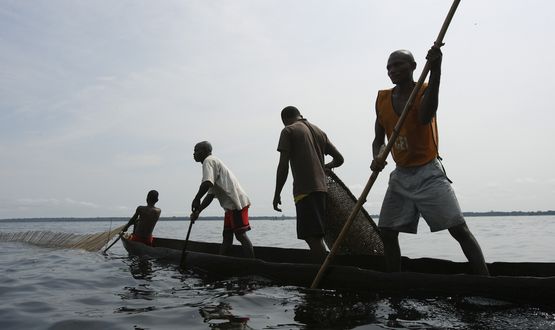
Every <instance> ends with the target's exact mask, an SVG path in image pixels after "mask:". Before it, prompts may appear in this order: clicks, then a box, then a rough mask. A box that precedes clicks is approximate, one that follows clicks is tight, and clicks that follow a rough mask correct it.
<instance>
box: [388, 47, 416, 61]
mask: <svg viewBox="0 0 555 330" xmlns="http://www.w3.org/2000/svg"><path fill="white" fill-rule="evenodd" d="M391 59H396V60H401V61H407V62H409V63H416V62H415V61H414V56H412V53H411V52H409V51H408V50H406V49H399V50H396V51H394V52H393V53H391V55H389V60H391Z"/></svg>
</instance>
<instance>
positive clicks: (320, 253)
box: [305, 237, 327, 263]
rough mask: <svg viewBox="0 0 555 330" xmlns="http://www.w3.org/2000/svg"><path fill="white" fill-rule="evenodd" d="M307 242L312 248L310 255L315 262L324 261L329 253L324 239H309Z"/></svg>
mask: <svg viewBox="0 0 555 330" xmlns="http://www.w3.org/2000/svg"><path fill="white" fill-rule="evenodd" d="M305 241H306V243H307V244H308V247H309V248H310V253H311V254H312V257H313V258H314V260H315V261H316V262H318V263H320V262H322V261H324V259H325V258H326V253H327V251H326V246H325V245H324V239H323V238H322V237H309V238H307V239H305Z"/></svg>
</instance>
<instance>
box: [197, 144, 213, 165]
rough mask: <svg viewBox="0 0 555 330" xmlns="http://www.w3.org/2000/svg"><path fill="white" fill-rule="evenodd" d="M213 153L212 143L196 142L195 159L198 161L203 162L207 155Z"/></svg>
mask: <svg viewBox="0 0 555 330" xmlns="http://www.w3.org/2000/svg"><path fill="white" fill-rule="evenodd" d="M211 154H212V145H211V144H210V142H208V141H202V142H199V143H197V144H195V150H194V152H193V159H194V160H195V161H196V162H199V163H202V162H203V161H204V159H206V157H208V156H210V155H211Z"/></svg>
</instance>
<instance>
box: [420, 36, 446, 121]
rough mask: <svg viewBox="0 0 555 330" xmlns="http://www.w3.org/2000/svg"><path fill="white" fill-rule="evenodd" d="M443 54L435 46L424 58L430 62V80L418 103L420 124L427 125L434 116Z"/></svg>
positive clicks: (437, 102)
mask: <svg viewBox="0 0 555 330" xmlns="http://www.w3.org/2000/svg"><path fill="white" fill-rule="evenodd" d="M442 57H443V54H442V53H441V49H440V48H439V47H437V46H435V45H434V46H432V48H430V50H429V51H428V55H427V56H426V58H427V59H428V61H430V79H429V80H428V88H426V91H425V92H424V96H423V97H422V101H421V102H420V113H419V115H420V122H421V123H422V124H428V123H430V122H431V121H432V118H434V116H435V115H436V112H437V107H438V104H439V82H440V78H441V60H442Z"/></svg>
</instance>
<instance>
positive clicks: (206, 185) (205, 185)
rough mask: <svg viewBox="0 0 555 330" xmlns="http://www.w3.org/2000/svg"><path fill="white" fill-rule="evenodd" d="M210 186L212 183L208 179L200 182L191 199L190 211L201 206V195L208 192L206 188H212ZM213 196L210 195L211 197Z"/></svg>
mask: <svg viewBox="0 0 555 330" xmlns="http://www.w3.org/2000/svg"><path fill="white" fill-rule="evenodd" d="M212 186H213V184H212V182H210V181H204V182H203V183H201V184H200V187H199V188H198V192H197V195H196V196H195V198H194V199H193V202H192V203H191V211H193V212H195V211H196V210H198V209H199V208H200V206H201V204H200V199H201V198H202V196H204V195H206V193H207V192H208V190H210V188H212ZM213 197H214V196H212V198H213ZM211 201H212V200H210V202H211ZM199 212H200V211H199Z"/></svg>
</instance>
